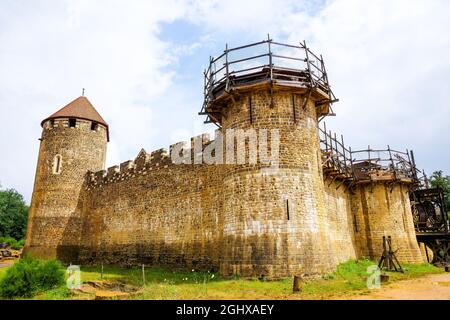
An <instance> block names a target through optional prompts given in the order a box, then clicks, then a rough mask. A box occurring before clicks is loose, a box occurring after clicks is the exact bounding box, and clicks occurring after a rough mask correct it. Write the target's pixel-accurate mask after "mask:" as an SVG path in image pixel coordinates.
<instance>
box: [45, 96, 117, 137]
mask: <svg viewBox="0 0 450 320" xmlns="http://www.w3.org/2000/svg"><path fill="white" fill-rule="evenodd" d="M58 118H77V119H84V120H90V121H95V122H98V123H100V124H102V125H104V126H106V128H107V130H108V131H109V129H108V124H107V123H106V121H105V120H104V119H103V118H102V116H101V115H100V114H99V113H98V112H97V110H95V108H94V106H93V105H92V103H91V102H90V101H89V100H88V99H87V98H86V97H85V96H81V97H78V98H76V99H75V100H73V101H72V102H70V103H69V104H68V105H66V106H65V107H63V108H61V109H60V110H58V111H56V112H55V113H54V114H52V115H51V116H50V117H47V118H45V119H44V120H42V122H41V126H42V125H43V124H44V122H46V121H48V120H51V119H58ZM108 136H109V132H108ZM108 140H109V138H108Z"/></svg>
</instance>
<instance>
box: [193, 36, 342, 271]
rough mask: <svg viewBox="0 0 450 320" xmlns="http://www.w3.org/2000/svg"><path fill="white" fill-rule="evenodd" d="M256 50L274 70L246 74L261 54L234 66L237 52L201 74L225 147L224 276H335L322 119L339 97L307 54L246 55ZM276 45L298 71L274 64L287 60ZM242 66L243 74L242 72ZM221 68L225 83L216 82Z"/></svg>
mask: <svg viewBox="0 0 450 320" xmlns="http://www.w3.org/2000/svg"><path fill="white" fill-rule="evenodd" d="M252 46H254V47H255V48H258V47H260V46H263V48H267V49H266V50H267V51H266V52H267V53H266V54H265V55H264V56H265V57H266V58H267V62H268V64H264V65H262V66H259V67H258V66H256V67H253V66H251V65H250V66H249V62H251V61H253V59H259V58H260V57H261V56H260V55H258V56H255V57H252V56H248V58H246V57H245V56H243V55H242V54H241V55H239V56H240V59H238V60H235V61H238V62H235V61H233V57H232V55H233V53H236V52H238V51H240V49H241V48H234V49H226V50H225V52H224V54H223V55H222V56H220V57H219V58H218V59H212V60H211V66H210V68H209V69H208V70H207V72H206V73H205V75H206V81H205V83H206V88H205V89H206V90H205V93H206V96H205V104H204V108H203V110H202V113H203V114H205V115H207V121H210V122H214V123H216V124H217V125H219V126H221V128H222V132H223V134H224V136H225V143H226V148H225V150H226V152H225V153H226V154H225V157H224V158H225V159H226V165H225V168H226V169H225V170H227V174H226V175H225V179H224V191H223V192H224V209H223V225H224V227H223V235H222V237H223V248H222V259H221V261H220V271H221V274H223V275H225V276H226V275H230V276H231V275H240V276H244V277H260V278H264V277H267V278H271V279H273V278H279V277H286V276H289V275H292V274H308V275H311V274H315V273H323V272H327V271H330V270H332V269H333V268H334V267H335V265H336V262H335V259H334V258H333V254H332V253H331V252H332V247H331V244H330V240H329V238H328V222H327V213H326V209H325V208H326V207H325V203H324V201H325V200H324V184H323V179H322V169H321V160H320V159H321V158H320V156H321V154H320V144H319V136H318V119H319V118H320V117H323V116H326V115H327V114H328V113H329V112H330V103H331V102H332V101H333V100H334V98H333V94H332V92H331V90H330V88H329V85H328V79H327V76H326V72H325V68H324V65H323V60H322V59H321V58H318V57H315V58H314V60H315V61H312V60H311V59H310V58H309V56H310V55H312V52H311V51H310V50H309V49H308V48H307V47H306V45H300V46H284V45H282V44H279V43H274V42H272V40H267V41H263V42H261V43H257V44H253V45H249V46H245V47H242V49H245V50H248V48H249V47H252ZM276 46H280V47H281V50H286V49H292V48H294V51H295V52H294V53H293V55H291V56H290V57H285V58H286V59H294V60H297V61H299V63H298V67H297V68H295V69H293V68H285V67H283V61H281V62H280V61H279V62H278V64H275V63H274V60H273V59H274V58H275V57H277V56H281V55H277V54H276V53H275V52H276V51H275V50H276V48H275V47H276ZM259 49H260V48H259ZM259 52H261V51H259ZM220 59H224V60H225V61H224V63H223V65H224V66H225V67H224V68H220V65H222V63H221V61H220ZM242 61H244V62H245V63H246V65H243V66H242V67H239V66H238V64H239V62H242ZM300 61H301V63H300ZM285 62H286V61H285ZM215 64H217V66H215ZM300 66H301V67H300ZM240 68H242V70H241V69H240ZM311 68H316V70H315V72H312V70H311ZM224 69H225V74H224V76H223V77H221V76H219V75H217V72H220V71H216V70H224ZM249 70H251V71H250V72H249ZM236 136H237V138H236ZM255 137H256V140H257V142H256V143H255V142H254V140H255ZM239 139H240V140H241V142H240V143H239V142H238V140H239ZM252 139H253V142H251V141H252ZM244 140H245V142H244V143H242V141H244ZM231 141H234V142H235V143H234V145H232V142H231ZM264 141H267V148H266V147H265V146H264ZM277 141H278V142H277ZM255 145H257V148H256V149H255ZM243 149H244V150H245V157H241V161H239V159H238V158H239V155H238V153H239V152H241V153H242V150H243ZM266 149H267V153H266V155H267V157H266V156H264V154H265V151H266ZM230 153H232V154H234V156H233V155H230ZM232 158H234V161H233V160H231V159H232ZM244 158H245V159H244ZM242 159H244V161H242ZM255 159H256V161H255ZM267 160H268V161H267Z"/></svg>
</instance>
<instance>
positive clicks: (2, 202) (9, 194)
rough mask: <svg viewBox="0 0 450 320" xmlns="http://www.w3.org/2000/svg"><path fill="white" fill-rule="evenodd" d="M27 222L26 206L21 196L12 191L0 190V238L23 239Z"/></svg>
mask: <svg viewBox="0 0 450 320" xmlns="http://www.w3.org/2000/svg"><path fill="white" fill-rule="evenodd" d="M27 221H28V206H27V205H26V203H25V201H24V200H23V196H22V195H21V194H20V193H18V192H17V191H16V190H14V189H6V190H0V237H12V238H14V239H16V240H20V239H23V238H24V237H25V233H26V229H27Z"/></svg>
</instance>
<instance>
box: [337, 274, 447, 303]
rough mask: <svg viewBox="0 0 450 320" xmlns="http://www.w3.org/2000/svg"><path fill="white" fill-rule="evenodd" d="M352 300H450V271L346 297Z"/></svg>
mask: <svg viewBox="0 0 450 320" xmlns="http://www.w3.org/2000/svg"><path fill="white" fill-rule="evenodd" d="M346 299H351V300H450V273H445V274H431V275H427V276H424V277H421V278H416V279H411V280H404V281H399V282H395V283H392V284H388V285H386V286H382V287H381V289H373V290H371V293H369V294H366V295H358V296H351V297H346Z"/></svg>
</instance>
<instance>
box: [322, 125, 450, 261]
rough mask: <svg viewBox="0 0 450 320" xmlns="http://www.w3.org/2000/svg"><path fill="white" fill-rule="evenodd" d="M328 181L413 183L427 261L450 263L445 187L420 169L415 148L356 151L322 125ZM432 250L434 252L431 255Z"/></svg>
mask: <svg viewBox="0 0 450 320" xmlns="http://www.w3.org/2000/svg"><path fill="white" fill-rule="evenodd" d="M319 136H320V146H321V151H322V169H323V173H324V177H325V182H327V181H329V185H331V184H332V183H333V182H334V181H339V182H340V183H338V184H337V188H340V187H341V186H345V187H346V188H347V189H348V190H350V192H353V189H354V186H356V185H357V184H360V183H371V182H372V181H375V180H377V181H383V180H385V181H390V182H389V183H391V182H392V181H401V182H403V183H406V184H407V185H409V188H410V190H409V194H410V201H411V211H412V214H413V221H414V228H415V231H416V238H417V241H418V242H419V243H422V244H423V245H424V248H425V253H426V256H427V260H428V262H430V263H433V264H435V265H437V266H443V267H446V266H449V265H450V223H449V219H448V216H447V209H446V207H445V195H444V192H443V190H442V189H441V188H430V186H429V183H428V179H427V177H426V175H425V173H424V172H423V171H422V172H421V171H419V170H417V168H416V164H415V160H414V153H413V151H408V150H406V151H404V152H402V151H397V150H394V149H391V148H390V147H389V146H387V149H372V148H370V146H369V147H368V148H367V149H364V150H356V151H354V150H352V149H351V147H346V146H345V144H344V138H343V136H342V135H341V136H340V138H338V137H337V135H336V133H334V134H333V133H332V132H331V131H328V130H327V127H326V124H325V123H323V128H320V127H319ZM429 250H430V251H431V252H432V257H430V254H429Z"/></svg>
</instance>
